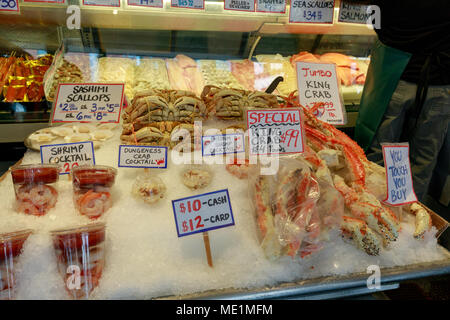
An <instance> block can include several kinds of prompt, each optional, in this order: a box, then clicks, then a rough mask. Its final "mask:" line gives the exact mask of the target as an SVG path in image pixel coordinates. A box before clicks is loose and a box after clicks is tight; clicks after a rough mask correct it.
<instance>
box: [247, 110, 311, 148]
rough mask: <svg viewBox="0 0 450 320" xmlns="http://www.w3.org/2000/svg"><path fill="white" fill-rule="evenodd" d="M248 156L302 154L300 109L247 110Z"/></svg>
mask: <svg viewBox="0 0 450 320" xmlns="http://www.w3.org/2000/svg"><path fill="white" fill-rule="evenodd" d="M247 127H248V141H249V147H250V154H252V155H271V154H287V153H302V152H303V146H304V143H303V130H302V122H301V116H300V109H294V108H293V109H270V110H247Z"/></svg>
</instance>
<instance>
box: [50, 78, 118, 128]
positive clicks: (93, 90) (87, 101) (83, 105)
mask: <svg viewBox="0 0 450 320" xmlns="http://www.w3.org/2000/svg"><path fill="white" fill-rule="evenodd" d="M124 87H125V85H124V84H123V83H60V84H59V85H58V90H57V94H56V99H55V103H54V106H53V115H52V122H87V123H89V122H101V123H106V122H109V123H118V122H119V121H120V112H121V109H122V103H123V100H124V94H123V92H124Z"/></svg>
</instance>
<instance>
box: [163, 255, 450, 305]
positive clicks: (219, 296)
mask: <svg viewBox="0 0 450 320" xmlns="http://www.w3.org/2000/svg"><path fill="white" fill-rule="evenodd" d="M444 250H446V249H444ZM446 252H447V255H448V258H446V259H444V260H439V261H434V262H426V263H418V264H413V265H407V266H400V267H392V268H381V277H380V287H379V288H373V289H369V288H368V286H367V279H368V277H369V276H370V274H368V273H364V272H360V273H352V274H349V275H345V276H326V277H319V278H313V279H305V280H299V281H296V282H289V283H280V284H279V285H277V286H274V287H263V288H258V289H250V290H246V289H223V290H211V291H205V292H201V293H195V294H190V295H182V296H168V297H160V298H159V299H167V300H177V299H180V300H192V299H203V300H264V299H283V300H311V299H314V300H316V299H333V298H342V297H350V296H356V295H361V294H369V293H374V292H377V291H386V290H392V289H397V288H398V287H399V282H401V281H406V280H412V279H418V278H425V277H430V276H438V275H444V274H450V252H449V251H447V250H446Z"/></svg>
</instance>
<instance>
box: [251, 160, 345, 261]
mask: <svg viewBox="0 0 450 320" xmlns="http://www.w3.org/2000/svg"><path fill="white" fill-rule="evenodd" d="M260 170H261V168H260V167H259V166H251V168H250V172H249V190H250V198H251V199H252V203H254V212H255V218H256V224H257V229H258V234H259V239H260V243H261V247H262V249H263V250H264V252H265V255H266V257H267V258H268V259H271V260H275V259H278V258H279V257H281V256H285V255H289V256H291V257H292V258H294V257H297V256H300V257H302V258H303V257H306V256H309V255H310V254H312V253H314V252H316V251H318V250H320V249H321V248H322V246H323V241H325V240H326V234H327V231H328V230H329V229H330V228H334V227H338V226H339V224H340V220H341V214H342V211H343V203H342V202H333V201H329V200H327V199H326V194H325V195H322V192H324V191H325V192H327V191H328V190H327V188H329V187H330V185H329V184H327V182H326V181H325V180H323V181H321V180H319V179H318V178H317V177H316V175H315V173H314V172H313V171H312V170H311V168H310V166H308V164H307V163H306V162H305V161H303V160H301V159H294V158H280V159H279V169H278V171H277V172H276V174H273V175H263V174H262V171H260ZM321 195H322V196H323V199H322V200H321V201H319V200H320V198H321ZM333 206H336V208H332V207H333ZM325 209H326V210H325Z"/></svg>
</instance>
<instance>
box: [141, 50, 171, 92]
mask: <svg viewBox="0 0 450 320" xmlns="http://www.w3.org/2000/svg"><path fill="white" fill-rule="evenodd" d="M148 89H160V90H161V89H166V90H168V89H170V83H169V76H168V74H167V69H166V63H165V62H164V60H163V59H156V58H145V59H140V60H139V61H138V64H137V66H136V68H135V72H134V82H133V91H134V94H136V93H137V92H140V91H146V90H148Z"/></svg>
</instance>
